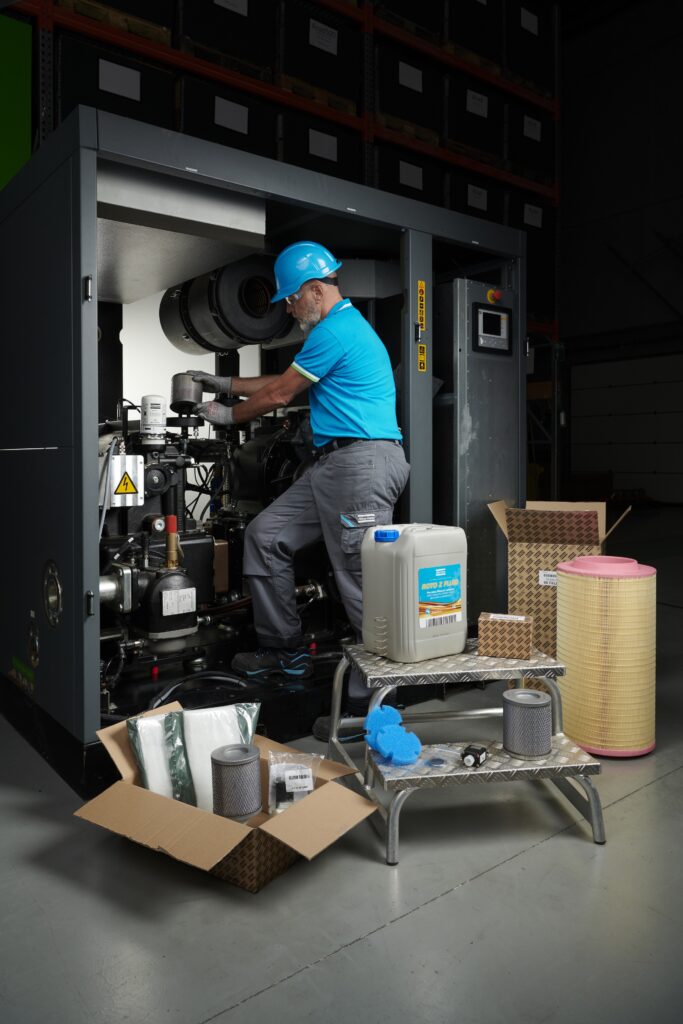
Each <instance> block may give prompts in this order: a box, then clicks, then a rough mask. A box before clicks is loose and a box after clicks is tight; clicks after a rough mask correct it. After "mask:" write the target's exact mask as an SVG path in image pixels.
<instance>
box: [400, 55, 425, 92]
mask: <svg viewBox="0 0 683 1024" xmlns="http://www.w3.org/2000/svg"><path fill="white" fill-rule="evenodd" d="M398 84H399V85H404V86H405V87H406V89H414V90H415V92H422V72H421V71H420V69H419V68H414V67H413V65H412V64H404V63H403V61H402V60H400V61H399V62H398Z"/></svg>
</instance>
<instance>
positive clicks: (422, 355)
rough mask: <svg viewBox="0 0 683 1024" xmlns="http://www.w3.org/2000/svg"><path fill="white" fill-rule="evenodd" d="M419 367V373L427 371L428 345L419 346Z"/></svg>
mask: <svg viewBox="0 0 683 1024" xmlns="http://www.w3.org/2000/svg"><path fill="white" fill-rule="evenodd" d="M417 369H418V372H419V373H426V372H427V346H426V345H418V346H417Z"/></svg>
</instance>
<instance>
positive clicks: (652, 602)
mask: <svg viewBox="0 0 683 1024" xmlns="http://www.w3.org/2000/svg"><path fill="white" fill-rule="evenodd" d="M655 585H656V573H655V570H654V569H653V568H652V567H651V566H649V565H639V564H638V562H636V561H635V559H633V558H611V557H605V556H601V555H584V556H582V557H579V558H575V559H574V560H573V561H571V562H561V563H560V564H559V565H558V567H557V657H558V659H559V660H560V661H562V662H564V664H565V665H566V666H567V673H566V675H565V676H561V677H560V678H559V679H558V683H559V686H560V690H561V692H562V706H563V712H564V731H565V733H566V734H567V736H569V737H570V738H571V739H573V740H574V742H575V743H578V744H579V746H581V747H583V748H584V750H587V751H588V752H589V753H591V754H597V755H598V756H606V757H636V756H638V755H641V754H647V753H649V752H650V751H651V750H653V749H654V745H655V653H656V652H655V616H656V587H655Z"/></svg>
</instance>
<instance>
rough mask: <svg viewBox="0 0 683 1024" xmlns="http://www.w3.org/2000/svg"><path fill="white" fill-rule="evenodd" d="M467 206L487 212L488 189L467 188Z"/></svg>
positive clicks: (473, 186) (474, 186)
mask: <svg viewBox="0 0 683 1024" xmlns="http://www.w3.org/2000/svg"><path fill="white" fill-rule="evenodd" d="M467 205H468V206H472V207H474V209H475V210H488V206H489V193H488V189H485V188H479V186H478V185H468V186H467Z"/></svg>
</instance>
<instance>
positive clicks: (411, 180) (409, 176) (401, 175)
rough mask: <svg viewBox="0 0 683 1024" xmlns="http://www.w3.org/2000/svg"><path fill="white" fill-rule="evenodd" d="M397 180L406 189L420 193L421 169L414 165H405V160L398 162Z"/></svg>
mask: <svg viewBox="0 0 683 1024" xmlns="http://www.w3.org/2000/svg"><path fill="white" fill-rule="evenodd" d="M398 180H399V181H400V183H401V184H402V185H407V186H408V188H417V189H419V190H420V191H422V168H421V167H416V166H415V164H407V163H406V162H405V160H399V162H398Z"/></svg>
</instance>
